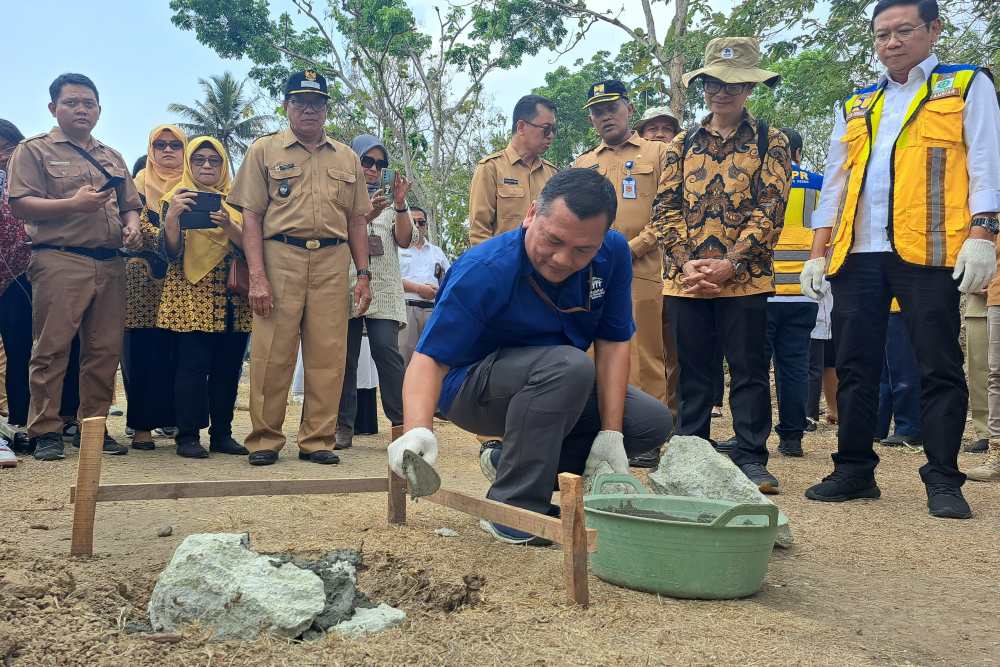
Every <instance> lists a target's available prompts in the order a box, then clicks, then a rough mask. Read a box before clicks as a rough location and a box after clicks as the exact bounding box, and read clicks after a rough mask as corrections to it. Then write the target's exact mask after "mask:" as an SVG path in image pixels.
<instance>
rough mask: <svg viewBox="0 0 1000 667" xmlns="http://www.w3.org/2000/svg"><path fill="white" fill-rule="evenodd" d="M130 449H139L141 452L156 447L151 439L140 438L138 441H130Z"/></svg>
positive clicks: (149, 450)
mask: <svg viewBox="0 0 1000 667" xmlns="http://www.w3.org/2000/svg"><path fill="white" fill-rule="evenodd" d="M132 449H138V450H139V451H143V452H151V451H153V450H154V449H156V443H155V442H153V441H152V440H148V441H143V440H140V441H138V442H133V443H132Z"/></svg>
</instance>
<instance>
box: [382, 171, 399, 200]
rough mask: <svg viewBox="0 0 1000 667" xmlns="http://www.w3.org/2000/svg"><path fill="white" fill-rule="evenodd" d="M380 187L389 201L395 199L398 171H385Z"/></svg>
mask: <svg viewBox="0 0 1000 667" xmlns="http://www.w3.org/2000/svg"><path fill="white" fill-rule="evenodd" d="M379 185H380V186H381V188H382V194H383V195H385V196H386V198H387V199H388V200H389V201H392V200H393V199H395V189H396V170H395V169H389V168H386V169H383V170H382V177H381V179H380V180H379Z"/></svg>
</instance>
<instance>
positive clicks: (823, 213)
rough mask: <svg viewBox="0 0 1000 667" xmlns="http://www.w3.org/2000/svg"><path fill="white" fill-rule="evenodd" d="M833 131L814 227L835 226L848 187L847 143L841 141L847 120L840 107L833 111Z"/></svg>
mask: <svg viewBox="0 0 1000 667" xmlns="http://www.w3.org/2000/svg"><path fill="white" fill-rule="evenodd" d="M833 116H834V118H833V131H832V132H831V133H830V148H829V150H828V151H827V153H826V167H825V168H824V171H823V181H822V182H823V190H822V191H821V192H820V195H819V207H818V208H817V209H816V212H815V213H813V223H812V228H813V229H820V228H822V227H833V225H834V224H836V222H837V208H838V207H839V206H840V200H841V199H842V198H843V197H844V189H845V188H847V175H848V174H847V172H846V171H844V162H845V161H846V160H847V144H846V143H845V142H843V141H841V138H842V137H843V136H844V131H845V130H846V129H847V121H845V120H844V114H843V113H841V111H840V108H839V107H838V108H837V109H835V110H834V112H833Z"/></svg>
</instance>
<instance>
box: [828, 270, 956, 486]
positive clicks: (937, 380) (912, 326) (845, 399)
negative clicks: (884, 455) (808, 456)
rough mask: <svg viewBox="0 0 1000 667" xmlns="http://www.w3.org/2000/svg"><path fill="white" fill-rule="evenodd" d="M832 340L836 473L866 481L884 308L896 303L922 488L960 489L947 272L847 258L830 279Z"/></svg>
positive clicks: (952, 301)
mask: <svg viewBox="0 0 1000 667" xmlns="http://www.w3.org/2000/svg"><path fill="white" fill-rule="evenodd" d="M830 285H831V287H832V289H833V337H834V339H835V340H836V341H837V377H838V378H839V380H840V386H839V389H838V391H837V409H838V413H839V416H840V426H839V429H838V432H837V453H836V454H834V455H833V461H834V465H835V466H836V468H837V469H838V470H845V471H847V472H849V473H850V474H852V475H858V476H871V475H873V474H874V471H875V467H876V466H877V465H878V460H879V458H878V455H877V454H876V453H875V450H874V448H873V447H872V438H873V437H874V434H875V418H876V410H877V404H878V385H879V378H880V376H881V373H882V362H883V355H884V351H885V339H886V327H887V325H888V320H889V302H890V300H891V299H892V297H893V296H895V297H896V298H897V299H899V303H900V306H902V310H903V320H904V321H905V323H906V329H907V330H908V331H909V334H910V340H911V341H912V343H913V349H914V351H915V352H916V355H917V359H918V361H919V365H920V383H921V388H920V416H921V422H922V424H923V439H924V453H925V454H926V456H927V463H926V464H925V465H924V466H922V467H921V468H920V477H921V479H923V481H924V483H925V484H945V485H949V486H961V485H962V483H963V482H964V481H965V475H964V474H962V472H960V471H959V469H958V451H959V447H960V446H961V442H962V432H963V431H964V430H965V416H966V412H967V410H968V403H969V390H968V387H967V386H966V383H965V372H964V370H963V365H962V361H963V359H962V347H961V345H959V342H958V336H959V329H960V327H961V313H960V312H959V297H960V294H959V292H958V289H957V288H956V285H955V281H954V280H952V278H951V269H937V268H927V267H921V266H914V265H911V264H906V263H905V262H903V261H902V260H901V259H899V256H897V255H896V254H895V253H889V252H879V253H853V254H850V255H848V257H847V260H846V261H845V262H844V266H843V267H842V268H841V269H840V271H839V272H838V273H837V275H836V276H833V277H831V278H830Z"/></svg>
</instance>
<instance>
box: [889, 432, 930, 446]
mask: <svg viewBox="0 0 1000 667" xmlns="http://www.w3.org/2000/svg"><path fill="white" fill-rule="evenodd" d="M882 446H883V447H910V448H914V447H922V446H923V443H922V442H921V441H920V438H914V437H912V436H909V435H899V434H898V433H893V434H892V435H890V436H889V437H887V438H883V439H882Z"/></svg>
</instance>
